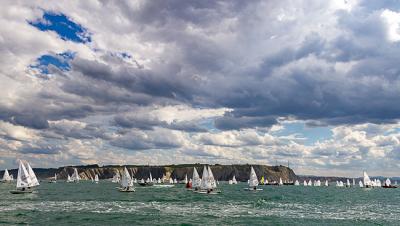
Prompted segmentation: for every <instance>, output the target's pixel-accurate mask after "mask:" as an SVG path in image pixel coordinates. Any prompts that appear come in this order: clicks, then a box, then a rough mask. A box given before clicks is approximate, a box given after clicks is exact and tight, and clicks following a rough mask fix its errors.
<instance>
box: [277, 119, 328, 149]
mask: <svg viewBox="0 0 400 226" xmlns="http://www.w3.org/2000/svg"><path fill="white" fill-rule="evenodd" d="M282 125H283V127H284V128H283V129H282V130H279V131H277V132H275V133H274V134H275V135H279V136H289V135H292V134H301V136H303V137H304V138H306V140H305V143H304V144H305V145H312V144H314V143H315V142H317V141H323V140H326V139H330V138H332V135H333V133H332V131H331V127H330V126H325V127H309V126H306V124H305V123H302V122H295V123H282Z"/></svg>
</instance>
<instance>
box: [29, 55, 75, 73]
mask: <svg viewBox="0 0 400 226" xmlns="http://www.w3.org/2000/svg"><path fill="white" fill-rule="evenodd" d="M74 56H75V53H73V52H64V53H59V54H46V55H42V56H40V57H39V58H38V59H37V60H36V64H34V65H31V67H32V68H37V69H39V71H40V72H41V73H42V74H49V66H50V65H53V66H55V67H57V68H58V69H60V70H62V71H68V70H69V69H70V65H69V61H70V60H72V59H73V58H74Z"/></svg>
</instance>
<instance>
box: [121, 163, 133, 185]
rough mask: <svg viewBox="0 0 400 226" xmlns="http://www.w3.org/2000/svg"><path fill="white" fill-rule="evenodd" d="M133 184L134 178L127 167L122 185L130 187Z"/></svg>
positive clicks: (123, 174)
mask: <svg viewBox="0 0 400 226" xmlns="http://www.w3.org/2000/svg"><path fill="white" fill-rule="evenodd" d="M132 186H133V180H132V178H131V175H130V174H129V172H128V169H127V168H126V167H125V168H124V172H123V173H122V179H121V187H123V188H129V187H132Z"/></svg>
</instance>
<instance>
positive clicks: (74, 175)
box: [71, 168, 81, 183]
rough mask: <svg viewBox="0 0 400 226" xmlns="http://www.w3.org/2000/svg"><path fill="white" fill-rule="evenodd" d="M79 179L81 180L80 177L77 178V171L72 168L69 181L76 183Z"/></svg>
mask: <svg viewBox="0 0 400 226" xmlns="http://www.w3.org/2000/svg"><path fill="white" fill-rule="evenodd" d="M80 179H81V177H80V176H79V173H78V169H76V168H74V173H73V174H72V176H71V181H72V182H75V183H78V182H79V181H80Z"/></svg>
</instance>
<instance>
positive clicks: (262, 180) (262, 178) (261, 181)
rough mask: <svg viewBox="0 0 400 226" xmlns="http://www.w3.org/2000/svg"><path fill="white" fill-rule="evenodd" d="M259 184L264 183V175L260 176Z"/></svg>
mask: <svg viewBox="0 0 400 226" xmlns="http://www.w3.org/2000/svg"><path fill="white" fill-rule="evenodd" d="M260 184H261V185H264V176H262V177H261V180H260Z"/></svg>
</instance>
